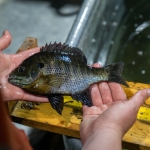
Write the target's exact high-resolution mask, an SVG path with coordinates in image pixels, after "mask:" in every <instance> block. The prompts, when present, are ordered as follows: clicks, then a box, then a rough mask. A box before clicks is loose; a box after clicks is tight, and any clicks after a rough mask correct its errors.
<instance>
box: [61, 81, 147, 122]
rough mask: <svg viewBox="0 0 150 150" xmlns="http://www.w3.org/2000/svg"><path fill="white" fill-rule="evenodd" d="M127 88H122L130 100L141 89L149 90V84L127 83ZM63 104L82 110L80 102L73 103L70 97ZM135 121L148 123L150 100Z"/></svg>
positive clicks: (65, 98) (140, 110)
mask: <svg viewBox="0 0 150 150" xmlns="http://www.w3.org/2000/svg"><path fill="white" fill-rule="evenodd" d="M127 83H128V85H129V88H128V87H125V86H122V87H123V89H124V91H125V93H126V95H127V98H128V99H130V98H131V97H132V96H133V95H134V94H135V93H136V92H138V91H139V90H142V89H146V88H150V85H149V84H143V83H135V82H127ZM64 103H65V105H66V106H69V107H73V108H82V104H81V103H80V102H77V101H74V100H73V99H72V98H71V97H70V96H65V97H64ZM137 119H139V120H141V121H144V122H147V123H150V98H149V99H147V100H146V101H145V104H144V105H143V106H141V107H140V109H139V112H138V115H137Z"/></svg>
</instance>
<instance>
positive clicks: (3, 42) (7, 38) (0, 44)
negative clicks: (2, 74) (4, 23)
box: [0, 30, 12, 51]
mask: <svg viewBox="0 0 150 150" xmlns="http://www.w3.org/2000/svg"><path fill="white" fill-rule="evenodd" d="M11 39H12V37H11V34H10V33H9V32H8V31H7V30H5V31H4V32H3V35H2V36H1V37H0V50H1V51H2V50H4V49H6V48H7V47H8V46H9V45H10V43H11Z"/></svg>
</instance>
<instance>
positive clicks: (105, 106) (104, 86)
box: [80, 64, 150, 150]
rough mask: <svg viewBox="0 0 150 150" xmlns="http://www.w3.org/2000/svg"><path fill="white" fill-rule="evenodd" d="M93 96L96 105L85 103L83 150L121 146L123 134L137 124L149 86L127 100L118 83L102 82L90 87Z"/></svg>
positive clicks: (149, 91) (82, 124) (82, 130)
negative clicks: (139, 110)
mask: <svg viewBox="0 0 150 150" xmlns="http://www.w3.org/2000/svg"><path fill="white" fill-rule="evenodd" d="M95 66H96V64H95ZM91 96H92V101H93V105H94V106H92V107H87V106H83V121H82V123H81V126H80V136H81V139H82V143H83V150H85V149H86V150H91V149H93V150H94V149H107V150H109V149H110V150H111V149H116V150H121V149H122V148H121V141H122V138H123V136H124V134H125V133H126V132H127V131H128V130H129V129H130V127H131V126H132V125H133V124H134V122H135V120H136V116H137V112H138V109H139V107H140V106H141V105H142V104H143V103H144V101H145V100H146V99H147V98H148V97H150V89H144V90H142V91H139V92H137V93H136V94H135V95H134V96H133V97H132V98H131V99H130V100H127V98H126V95H125V93H124V91H123V89H122V87H121V86H120V85H119V84H117V83H112V82H111V83H106V82H102V83H99V84H95V85H93V86H92V87H91Z"/></svg>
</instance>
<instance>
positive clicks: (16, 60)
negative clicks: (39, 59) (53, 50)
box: [11, 47, 40, 69]
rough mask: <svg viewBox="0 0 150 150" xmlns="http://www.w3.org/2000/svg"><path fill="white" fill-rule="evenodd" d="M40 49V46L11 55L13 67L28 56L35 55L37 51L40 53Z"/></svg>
mask: <svg viewBox="0 0 150 150" xmlns="http://www.w3.org/2000/svg"><path fill="white" fill-rule="evenodd" d="M39 51H40V47H36V48H32V49H30V50H26V51H24V52H20V53H17V54H13V55H11V57H12V59H13V60H12V62H13V65H12V69H15V68H16V67H17V66H19V65H20V64H21V63H22V62H23V61H24V60H25V59H26V58H28V57H30V56H32V55H34V54H35V53H38V52H39Z"/></svg>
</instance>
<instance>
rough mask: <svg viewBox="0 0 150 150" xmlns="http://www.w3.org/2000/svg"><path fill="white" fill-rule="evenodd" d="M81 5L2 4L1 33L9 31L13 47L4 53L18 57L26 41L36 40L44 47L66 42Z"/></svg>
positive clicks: (60, 0)
mask: <svg viewBox="0 0 150 150" xmlns="http://www.w3.org/2000/svg"><path fill="white" fill-rule="evenodd" d="M81 3H82V0H81V1H75V0H68V1H67V0H0V32H1V34H2V32H3V31H4V30H5V29H7V30H8V31H10V33H11V34H12V43H11V45H10V46H9V47H8V48H7V49H6V50H5V51H4V53H15V52H16V51H17V49H18V48H19V47H20V45H21V44H22V42H23V41H24V39H25V38H26V37H29V36H30V37H35V38H37V39H38V43H39V45H40V46H44V45H45V44H46V43H50V42H55V41H57V42H62V43H64V42H65V41H66V38H67V36H68V34H69V31H70V29H71V27H72V25H73V22H74V20H75V17H76V15H77V12H78V10H79V8H80V5H81Z"/></svg>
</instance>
